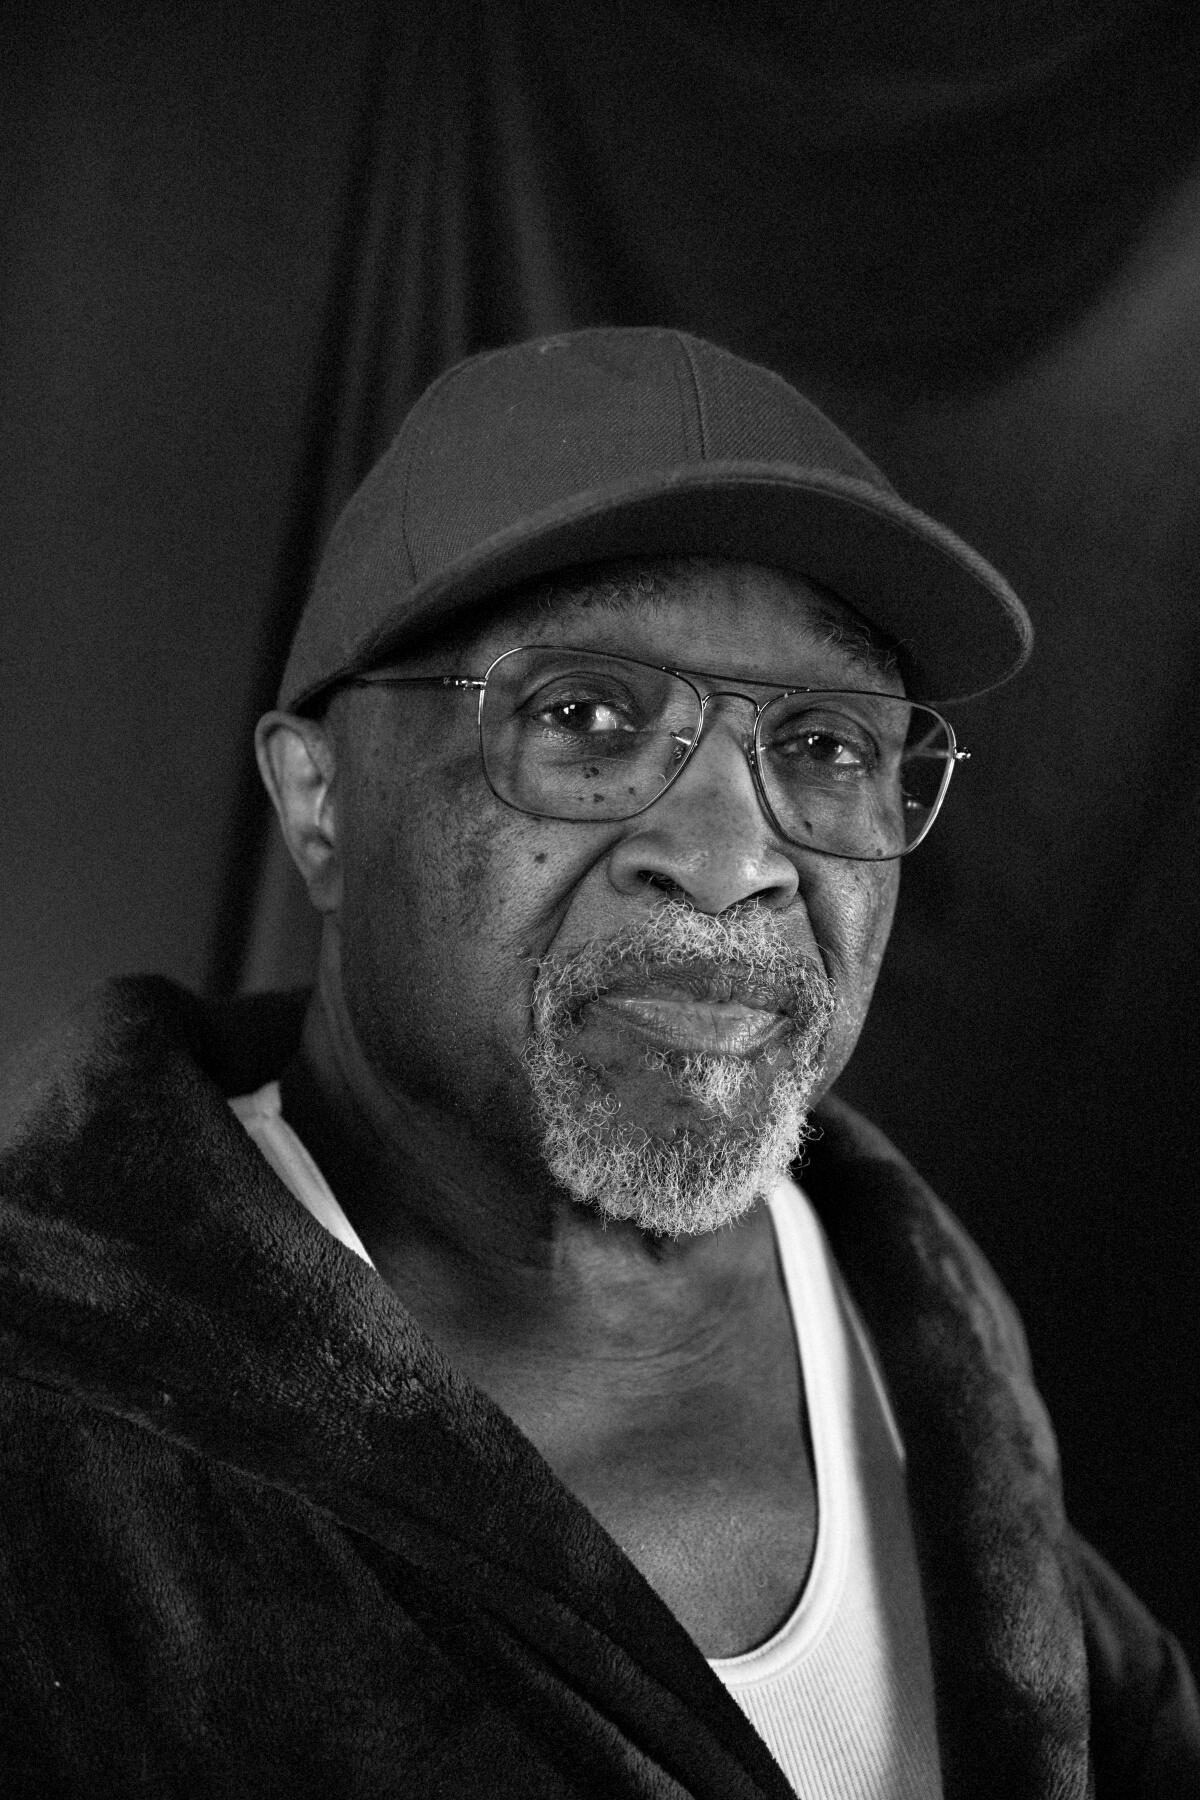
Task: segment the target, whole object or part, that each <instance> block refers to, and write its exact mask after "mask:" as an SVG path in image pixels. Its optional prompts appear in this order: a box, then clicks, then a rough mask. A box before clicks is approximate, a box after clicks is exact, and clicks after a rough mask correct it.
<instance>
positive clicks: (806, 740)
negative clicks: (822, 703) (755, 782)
mask: <svg viewBox="0 0 1200 1800" xmlns="http://www.w3.org/2000/svg"><path fill="white" fill-rule="evenodd" d="M771 754H772V755H773V756H781V757H784V758H786V759H787V760H788V761H790V762H802V763H808V764H811V765H813V766H814V767H817V768H822V769H832V770H838V771H845V772H846V773H852V772H854V771H856V770H863V771H866V770H868V769H870V768H871V767H872V766H873V764H874V761H875V758H874V756H873V755H872V751H871V746H870V745H869V744H868V743H867V742H866V741H865V740H864V739H861V738H854V737H850V736H849V735H847V734H845V733H839V732H834V731H817V730H809V731H794V732H791V733H789V734H788V735H787V736H783V737H777V738H774V739H773V740H772V742H771Z"/></svg>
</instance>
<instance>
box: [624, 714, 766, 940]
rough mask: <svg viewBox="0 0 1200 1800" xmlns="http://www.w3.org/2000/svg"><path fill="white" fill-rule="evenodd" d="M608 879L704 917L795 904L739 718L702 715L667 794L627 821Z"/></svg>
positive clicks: (638, 892) (635, 891)
mask: <svg viewBox="0 0 1200 1800" xmlns="http://www.w3.org/2000/svg"><path fill="white" fill-rule="evenodd" d="M609 875H610V879H611V880H612V882H613V885H614V886H615V887H616V888H618V889H619V890H620V892H621V893H624V894H635V893H637V894H647V893H648V894H650V896H651V897H652V898H653V897H660V898H661V897H663V896H665V895H673V896H675V897H676V898H678V899H680V900H685V901H687V902H688V903H689V904H690V905H692V906H694V907H695V908H696V910H697V911H698V912H705V913H714V914H715V913H722V912H725V911H727V909H728V908H729V907H731V906H738V905H740V904H741V903H742V902H743V901H746V900H751V899H753V900H757V901H758V902H759V904H760V905H762V906H767V907H770V908H772V909H773V910H779V909H781V908H783V907H785V906H787V905H788V904H789V902H790V901H791V900H792V899H793V898H794V897H795V894H796V891H797V889H798V887H799V885H800V882H799V875H798V871H797V867H796V864H795V862H793V860H792V858H791V856H790V855H788V854H787V851H786V848H785V846H784V844H783V843H782V841H781V839H780V837H779V834H778V833H777V832H776V830H775V828H774V826H773V825H772V824H771V821H770V820H769V819H768V818H767V815H766V814H765V813H764V811H763V809H762V805H761V803H760V801H759V797H758V790H757V788H756V787H755V784H754V777H753V775H752V774H751V772H750V764H749V759H748V755H747V745H746V739H745V734H744V730H743V729H742V722H741V720H740V719H739V718H737V717H736V716H734V715H733V714H731V713H730V712H727V711H726V709H725V708H724V707H722V708H721V710H720V712H719V714H716V715H715V716H714V713H713V712H710V713H709V715H708V716H707V717H706V719H705V725H704V734H703V736H702V738H701V741H700V743H699V745H698V746H697V748H696V749H695V751H694V752H693V753H692V756H691V759H690V760H689V762H688V764H687V767H686V768H685V769H684V770H683V772H682V773H681V774H680V775H679V777H678V778H677V780H676V781H675V784H674V786H673V787H670V788H668V789H667V791H666V793H664V794H663V795H662V796H661V798H659V799H658V800H656V801H655V803H654V805H653V806H652V807H650V809H649V811H647V812H644V813H642V814H640V815H639V816H638V817H637V818H635V819H631V820H630V821H629V824H628V827H627V828H626V831H625V832H624V834H623V835H622V837H621V838H620V839H619V840H618V842H617V843H616V845H615V846H614V848H613V850H612V851H611V852H610V855H609Z"/></svg>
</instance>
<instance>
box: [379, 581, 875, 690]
mask: <svg viewBox="0 0 1200 1800" xmlns="http://www.w3.org/2000/svg"><path fill="white" fill-rule="evenodd" d="M764 599H769V600H771V601H773V602H774V611H775V615H776V620H777V622H776V625H775V629H774V631H773V632H772V634H771V653H772V668H771V671H770V673H771V676H772V677H775V676H778V677H779V678H780V679H783V680H786V679H788V678H789V677H790V676H791V675H792V674H794V673H796V672H797V669H798V667H799V662H800V660H801V659H802V650H801V647H802V646H805V645H807V646H809V647H811V646H812V644H813V643H814V641H815V642H817V643H818V644H819V645H820V646H822V647H825V648H829V649H832V650H836V651H837V652H838V653H839V655H840V657H842V658H843V659H845V660H846V661H847V662H848V663H849V664H850V665H852V667H854V668H856V669H859V670H861V671H862V673H863V674H865V675H869V676H871V677H872V678H873V679H879V678H886V679H889V680H890V681H893V680H894V679H895V678H896V676H897V674H898V672H899V670H900V666H901V665H900V660H899V655H898V652H897V649H896V647H895V645H894V644H893V643H892V642H891V641H890V640H889V639H888V638H887V637H885V636H884V634H883V633H881V632H879V631H878V630H877V629H876V628H875V627H873V626H872V625H871V624H870V623H869V622H868V621H867V620H866V619H864V618H863V617H862V615H861V614H860V613H858V612H856V611H855V609H854V608H853V607H851V606H850V605H848V604H847V603H846V602H845V601H844V600H841V599H840V598H839V597H838V596H837V595H836V594H833V593H831V592H830V591H829V590H828V589H826V588H823V587H821V586H819V585H818V584H817V583H815V582H811V581H809V580H807V579H805V578H804V577H802V576H799V575H796V574H794V573H791V572H787V571H783V570H780V569H775V568H769V567H766V566H764V565H760V564H756V563H737V562H730V561H726V560H724V559H719V558H713V557H702V556H685V557H671V558H667V557H656V558H649V559H644V560H642V559H632V558H626V559H621V560H618V561H613V562H606V563H594V564H589V565H587V566H585V567H583V568H577V569H571V570H567V571H563V572H561V573H559V574H557V575H554V576H552V577H550V578H548V579H546V580H543V581H539V582H537V583H536V584H533V585H531V586H527V587H523V588H520V589H518V590H515V591H511V592H509V593H506V594H502V595H500V596H498V597H497V599H496V601H495V602H494V604H492V605H491V606H490V607H488V609H487V610H486V612H484V613H482V614H476V615H475V616H474V617H473V618H472V619H471V621H470V622H469V623H468V624H467V625H465V626H464V627H462V628H460V629H458V630H456V631H453V632H447V633H444V634H439V635H438V636H437V637H436V638H429V639H427V640H425V642H423V644H422V645H421V646H420V649H419V650H418V651H416V652H415V654H414V658H413V661H414V666H418V664H419V666H429V667H433V666H434V665H435V664H436V665H437V666H439V667H442V668H445V667H447V659H448V658H449V659H452V660H453V663H454V666H455V667H456V668H457V669H458V670H460V671H462V672H467V671H468V670H470V671H473V672H476V673H477V672H478V668H479V666H481V659H483V660H488V661H490V659H491V658H492V657H493V656H495V655H497V654H499V653H500V651H502V650H505V649H510V648H512V647H513V646H514V645H515V644H518V643H522V642H528V643H536V642H540V641H541V640H542V639H544V638H546V637H550V638H552V639H553V640H554V641H556V642H568V641H576V642H581V643H588V644H591V643H597V644H602V647H604V648H606V649H612V650H618V651H620V650H623V651H625V652H627V653H628V654H632V655H637V654H640V653H645V652H646V650H647V649H649V648H651V647H652V648H653V650H654V653H655V656H659V655H661V656H662V657H663V658H664V659H665V660H671V659H674V660H677V661H678V662H679V663H680V665H688V663H689V658H690V656H691V654H692V649H693V638H692V634H691V632H690V631H689V629H688V626H689V623H690V620H691V619H692V617H693V616H695V614H696V613H698V612H699V611H700V610H701V609H702V610H703V612H704V614H705V616H706V617H707V618H708V619H710V620H711V619H713V618H714V617H715V618H716V619H717V620H718V621H721V620H724V622H725V623H726V624H727V626H728V628H729V631H730V635H731V637H733V638H734V639H737V638H738V637H739V636H740V634H741V630H742V628H743V626H744V624H745V622H746V619H747V615H748V614H749V613H752V612H753V611H754V610H755V608H756V604H761V603H762V602H763V601H764ZM651 640H652V641H651Z"/></svg>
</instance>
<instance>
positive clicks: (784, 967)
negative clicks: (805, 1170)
mask: <svg viewBox="0 0 1200 1800" xmlns="http://www.w3.org/2000/svg"><path fill="white" fill-rule="evenodd" d="M697 970H700V971H704V970H707V971H712V972H719V973H720V974H721V975H722V976H727V977H729V978H730V979H731V981H732V984H733V987H734V988H735V990H749V991H763V990H765V991H767V992H777V993H781V994H783V995H785V996H786V999H787V1004H788V1007H789V1010H790V1016H791V1029H790V1031H789V1033H788V1035H787V1037H786V1038H785V1040H784V1041H783V1043H782V1045H780V1044H776V1045H775V1046H773V1047H772V1050H771V1051H770V1052H764V1053H763V1054H762V1055H761V1056H758V1057H735V1056H708V1055H684V1054H681V1053H675V1052H670V1051H661V1050H655V1049H647V1050H646V1051H645V1052H644V1053H643V1063H644V1066H645V1067H646V1068H647V1070H648V1071H657V1072H659V1073H660V1074H666V1075H667V1077H668V1078H669V1079H670V1081H671V1082H672V1084H673V1085H674V1087H675V1089H676V1091H677V1092H678V1093H679V1094H680V1095H681V1096H682V1097H683V1098H684V1099H686V1100H688V1101H689V1102H691V1104H692V1111H693V1114H694V1117H695V1124H694V1125H690V1124H689V1125H688V1126H687V1127H686V1128H676V1129H675V1130H674V1131H673V1132H672V1133H671V1135H670V1136H669V1137H660V1136H652V1135H650V1134H649V1133H648V1132H647V1131H645V1130H644V1129H643V1128H642V1127H640V1126H635V1125H630V1124H628V1123H626V1122H623V1121H622V1119H621V1117H620V1111H621V1109H620V1103H619V1101H618V1099H617V1097H616V1095H615V1094H614V1093H613V1092H612V1091H611V1089H610V1088H608V1087H607V1086H606V1085H605V1082H604V1079H603V1074H602V1073H601V1072H600V1071H597V1070H596V1069H593V1068H592V1067H591V1066H590V1065H589V1064H587V1063H586V1062H584V1061H583V1060H582V1058H580V1057H576V1056H572V1055H571V1054H570V1052H569V1051H568V1050H567V1049H566V1047H565V1046H566V1043H567V1041H568V1040H569V1038H570V1036H571V1034H572V1032H573V1030H574V1028H575V1025H576V1023H577V1021H578V1019H579V1016H580V1014H581V1013H582V1011H583V1009H584V1008H585V1007H586V1006H587V1004H588V1003H589V1001H591V1000H594V999H595V998H596V997H597V995H599V994H601V993H603V992H604V990H605V989H606V988H607V987H608V986H609V985H610V984H611V983H612V981H613V979H614V977H615V976H616V975H617V974H618V973H619V974H620V976H621V977H622V978H625V979H627V978H628V977H629V975H630V974H631V973H632V974H634V975H645V976H647V977H649V978H651V979H655V978H656V979H658V980H662V979H663V978H664V976H666V977H669V976H670V975H671V973H672V971H675V972H676V973H682V972H684V971H697ZM833 1013H834V994H833V989H832V986H831V985H830V982H829V980H828V978H827V976H826V975H825V972H824V970H823V969H822V968H821V966H820V964H819V963H817V962H816V961H815V960H814V959H813V958H811V957H807V956H803V955H799V956H798V955H797V954H796V952H795V951H794V950H791V949H790V948H788V946H787V945H786V944H785V943H784V942H783V940H782V938H781V936H780V934H779V932H778V930H777V928H776V927H774V926H773V924H772V916H771V914H770V913H769V912H766V911H763V910H761V909H759V908H752V909H747V911H746V912H744V913H743V914H742V915H741V916H737V915H734V916H732V917H731V918H729V919H727V920H722V919H719V918H714V917H712V916H710V915H708V914H706V913H697V912H691V911H689V910H686V909H684V908H682V907H680V906H678V905H672V904H671V903H667V904H665V905H663V906H662V907H660V908H659V909H658V910H657V911H656V912H655V913H652V914H651V915H650V917H649V918H648V919H647V920H646V921H645V923H644V924H642V925H641V926H638V927H634V928H631V929H630V930H627V931H623V932H621V933H620V934H618V935H617V936H615V937H613V938H610V939H608V940H607V941H605V942H603V943H597V944H589V945H588V946H587V947H586V948H584V949H582V950H577V951H573V952H566V953H563V954H560V955H556V954H553V953H552V954H551V955H550V956H548V957H546V958H545V959H544V960H543V962H542V963H541V964H540V965H539V967H538V971H537V975H536V977H535V981H534V989H533V1031H532V1034H531V1036H530V1039H529V1042H528V1044H527V1045H526V1049H525V1057H524V1061H525V1068H526V1074H527V1077H528V1080H529V1085H530V1089H531V1091H532V1095H533V1103H534V1108H535V1112H536V1115H537V1119H538V1123H539V1126H540V1129H541V1153H542V1157H543V1160H544V1162H545V1164H546V1167H547V1168H548V1169H549V1171H550V1173H551V1175H552V1176H553V1177H554V1179H555V1181H557V1182H558V1183H559V1185H560V1186H561V1187H563V1188H564V1189H565V1190H566V1192H567V1193H568V1194H570V1195H571V1197H572V1198H573V1199H574V1200H576V1201H578V1202H580V1203H581V1204H582V1205H586V1206H590V1207H592V1208H594V1209H595V1210H596V1211H598V1212H599V1213H601V1214H602V1215H603V1216H604V1217H605V1218H609V1219H625V1220H630V1221H632V1222H633V1223H634V1224H635V1225H638V1226H640V1227H641V1228H642V1229H643V1230H644V1231H649V1232H653V1233H655V1234H656V1235H658V1236H665V1237H672V1238H677V1237H681V1236H689V1237H690V1236H695V1235H697V1234H699V1233H701V1232H708V1231H714V1230H716V1229H717V1227H718V1226H721V1225H728V1224H731V1223H732V1222H733V1221H734V1220H735V1219H737V1218H740V1217H741V1216H742V1215H743V1214H744V1213H746V1212H748V1211H749V1209H750V1208H751V1207H752V1206H753V1205H754V1204H755V1202H756V1201H757V1200H758V1199H759V1198H760V1196H762V1195H763V1194H765V1193H766V1192H768V1191H769V1189H770V1188H772V1187H773V1186H774V1185H775V1183H776V1182H777V1181H778V1180H779V1179H780V1177H781V1176H783V1175H784V1174H786V1172H787V1170H788V1168H789V1166H790V1165H791V1164H792V1163H793V1162H794V1161H795V1159H796V1157H797V1155H798V1154H799V1151H800V1147H801V1144H802V1143H803V1142H804V1139H805V1138H806V1137H807V1136H808V1135H810V1134H809V1130H808V1109H809V1107H810V1106H811V1104H812V1099H813V1095H814V1093H815V1091H816V1089H817V1087H818V1084H819V1082H820V1079H821V1075H822V1072H823V1067H824V1054H825V1047H826V1044H827V1041H828V1037H829V1029H830V1026H831V1024H832V1021H833Z"/></svg>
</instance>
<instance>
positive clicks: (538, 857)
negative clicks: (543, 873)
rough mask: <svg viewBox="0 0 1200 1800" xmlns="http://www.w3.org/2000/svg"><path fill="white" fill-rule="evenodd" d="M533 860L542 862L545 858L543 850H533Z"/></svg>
mask: <svg viewBox="0 0 1200 1800" xmlns="http://www.w3.org/2000/svg"><path fill="white" fill-rule="evenodd" d="M533 860H534V862H536V863H544V862H545V860H546V852H545V851H544V850H535V851H534V853H533Z"/></svg>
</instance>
